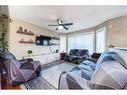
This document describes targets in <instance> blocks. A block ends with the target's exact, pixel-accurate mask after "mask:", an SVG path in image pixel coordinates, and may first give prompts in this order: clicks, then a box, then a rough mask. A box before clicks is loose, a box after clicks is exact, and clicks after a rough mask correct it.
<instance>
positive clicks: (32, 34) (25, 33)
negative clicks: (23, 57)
mask: <svg viewBox="0 0 127 95" xmlns="http://www.w3.org/2000/svg"><path fill="white" fill-rule="evenodd" d="M17 33H18V34H24V35H31V36H34V33H32V32H31V33H29V32H19V31H17Z"/></svg>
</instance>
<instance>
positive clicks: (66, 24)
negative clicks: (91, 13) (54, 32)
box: [62, 23, 73, 26]
mask: <svg viewBox="0 0 127 95" xmlns="http://www.w3.org/2000/svg"><path fill="white" fill-rule="evenodd" d="M62 25H64V26H68V25H73V23H63V24H62Z"/></svg>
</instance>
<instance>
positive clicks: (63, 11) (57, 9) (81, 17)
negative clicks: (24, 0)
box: [9, 5, 127, 33]
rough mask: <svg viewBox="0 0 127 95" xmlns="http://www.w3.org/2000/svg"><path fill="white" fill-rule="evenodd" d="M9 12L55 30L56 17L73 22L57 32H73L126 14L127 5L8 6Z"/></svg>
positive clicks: (16, 16)
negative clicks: (66, 28)
mask: <svg viewBox="0 0 127 95" xmlns="http://www.w3.org/2000/svg"><path fill="white" fill-rule="evenodd" d="M9 14H10V16H13V17H15V18H18V19H21V20H24V21H27V22H30V23H33V24H35V25H39V26H42V27H45V28H47V29H50V30H52V31H56V30H55V29H56V27H53V26H48V24H57V22H56V19H58V18H59V19H61V20H63V22H64V23H66V22H73V23H74V25H73V26H69V27H68V28H69V30H60V31H59V30H58V32H64V33H68V32H73V31H78V30H82V29H86V28H90V27H94V26H96V25H98V24H100V23H103V22H104V21H106V20H108V19H110V18H113V17H118V16H122V15H126V14H127V6H44V5H43V6H9Z"/></svg>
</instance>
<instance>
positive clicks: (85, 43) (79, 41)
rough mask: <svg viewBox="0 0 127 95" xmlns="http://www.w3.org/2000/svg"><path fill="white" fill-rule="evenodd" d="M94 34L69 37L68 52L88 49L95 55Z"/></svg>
mask: <svg viewBox="0 0 127 95" xmlns="http://www.w3.org/2000/svg"><path fill="white" fill-rule="evenodd" d="M93 46H94V32H89V33H83V34H78V35H71V36H68V52H69V51H70V50H71V49H88V50H89V52H90V53H93V48H94V47H93Z"/></svg>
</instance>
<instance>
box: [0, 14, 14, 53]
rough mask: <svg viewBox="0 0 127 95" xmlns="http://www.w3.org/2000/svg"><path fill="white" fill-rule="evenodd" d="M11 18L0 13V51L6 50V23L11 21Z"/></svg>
mask: <svg viewBox="0 0 127 95" xmlns="http://www.w3.org/2000/svg"><path fill="white" fill-rule="evenodd" d="M11 22H12V20H11V19H10V18H9V16H7V15H5V14H2V13H0V28H1V29H0V32H1V35H0V53H3V52H7V51H8V42H7V41H6V34H7V29H8V23H11Z"/></svg>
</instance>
